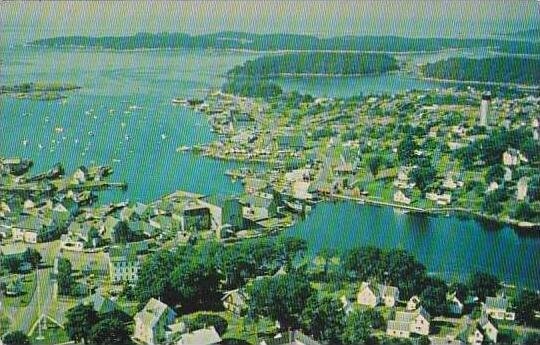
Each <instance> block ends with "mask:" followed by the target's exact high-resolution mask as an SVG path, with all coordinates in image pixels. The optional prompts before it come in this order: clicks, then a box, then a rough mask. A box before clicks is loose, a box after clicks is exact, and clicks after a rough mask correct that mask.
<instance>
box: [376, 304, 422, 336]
mask: <svg viewBox="0 0 540 345" xmlns="http://www.w3.org/2000/svg"><path fill="white" fill-rule="evenodd" d="M430 322H431V316H430V315H429V313H428V312H427V311H426V310H425V309H424V308H423V307H419V308H418V309H416V310H414V311H397V312H396V315H395V317H394V319H393V320H388V326H387V328H386V334H387V335H389V336H392V337H399V338H409V337H410V335H411V334H413V333H414V334H419V335H428V334H429V326H430Z"/></svg>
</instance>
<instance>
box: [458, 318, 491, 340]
mask: <svg viewBox="0 0 540 345" xmlns="http://www.w3.org/2000/svg"><path fill="white" fill-rule="evenodd" d="M498 333H499V330H498V329H497V326H496V325H495V323H494V322H493V321H491V319H490V318H489V316H487V315H486V314H484V313H482V316H481V317H480V319H478V320H475V321H471V320H470V319H469V320H467V321H466V326H465V331H464V332H463V333H462V335H461V337H462V340H464V341H466V342H467V343H468V344H471V345H482V344H484V342H493V343H496V342H497V335H498Z"/></svg>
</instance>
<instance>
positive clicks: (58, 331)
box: [30, 324, 70, 345]
mask: <svg viewBox="0 0 540 345" xmlns="http://www.w3.org/2000/svg"><path fill="white" fill-rule="evenodd" d="M38 334H39V332H38V330H37V329H36V330H35V331H34V334H32V337H30V340H31V342H32V345H53V344H61V343H65V342H68V341H69V340H70V339H69V337H68V335H67V333H66V332H65V331H64V330H63V329H62V328H60V327H58V326H57V325H50V324H48V325H47V328H46V329H42V332H41V334H42V335H43V338H44V339H41V340H38V339H36V338H37V337H38V336H39V335H38Z"/></svg>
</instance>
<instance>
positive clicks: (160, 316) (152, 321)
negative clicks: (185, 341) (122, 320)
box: [133, 298, 176, 345]
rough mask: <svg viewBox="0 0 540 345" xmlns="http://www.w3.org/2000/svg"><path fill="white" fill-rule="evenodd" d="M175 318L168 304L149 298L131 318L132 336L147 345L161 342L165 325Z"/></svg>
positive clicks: (165, 329)
mask: <svg viewBox="0 0 540 345" xmlns="http://www.w3.org/2000/svg"><path fill="white" fill-rule="evenodd" d="M175 318H176V313H175V312H174V311H173V310H172V309H171V308H169V306H167V305H166V304H165V303H163V302H161V301H158V300H157V299H155V298H151V299H150V300H149V301H148V303H146V305H145V306H144V308H143V309H142V310H141V311H140V312H138V313H137V314H135V317H134V318H133V319H134V320H135V332H134V334H133V337H134V338H135V339H137V340H138V341H140V342H142V343H144V344H147V345H157V344H161V343H163V342H164V341H165V340H166V332H167V326H169V325H170V324H172V323H173V321H174V319H175Z"/></svg>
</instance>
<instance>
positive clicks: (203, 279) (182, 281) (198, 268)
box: [171, 255, 221, 311]
mask: <svg viewBox="0 0 540 345" xmlns="http://www.w3.org/2000/svg"><path fill="white" fill-rule="evenodd" d="M220 281H221V274H220V273H219V272H218V270H217V268H216V265H215V262H214V258H212V257H210V256H202V255H194V256H192V257H190V258H185V260H184V261H182V262H181V263H180V264H177V265H176V267H175V268H174V270H173V271H172V273H171V283H172V286H173V290H174V292H176V294H177V297H176V299H177V301H178V303H180V304H181V305H182V307H183V308H184V309H185V310H186V311H192V310H196V309H197V308H200V307H205V308H208V307H214V306H216V305H217V304H218V303H219V301H220V295H219V293H218V288H219V284H220Z"/></svg>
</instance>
